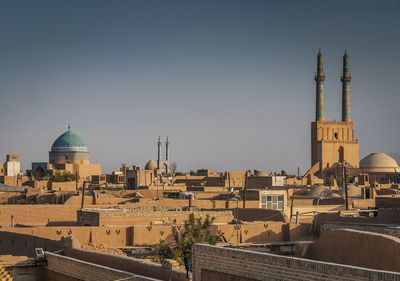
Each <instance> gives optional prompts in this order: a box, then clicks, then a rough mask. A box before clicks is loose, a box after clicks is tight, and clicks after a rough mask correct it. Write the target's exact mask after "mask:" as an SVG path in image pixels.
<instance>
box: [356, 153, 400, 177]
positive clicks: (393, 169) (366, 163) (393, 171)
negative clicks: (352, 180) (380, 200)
mask: <svg viewBox="0 0 400 281" xmlns="http://www.w3.org/2000/svg"><path fill="white" fill-rule="evenodd" d="M360 168H361V169H362V170H363V171H364V172H365V173H367V174H368V175H369V182H370V183H380V184H385V183H393V182H397V181H399V179H400V177H399V174H400V167H399V165H398V164H397V162H396V160H394V159H393V158H392V157H390V156H389V155H387V154H385V153H371V154H369V155H368V156H366V157H364V158H363V159H362V160H361V161H360Z"/></svg>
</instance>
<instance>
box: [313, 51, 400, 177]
mask: <svg viewBox="0 0 400 281" xmlns="http://www.w3.org/2000/svg"><path fill="white" fill-rule="evenodd" d="M314 80H315V82H316V112H315V121H314V122H312V123H311V167H312V168H311V169H310V170H309V172H308V177H309V178H311V177H314V176H316V177H318V178H326V175H325V174H326V171H328V170H329V169H330V168H331V167H337V166H338V164H339V165H341V164H343V165H345V166H346V167H350V168H361V171H362V172H364V173H366V174H368V175H369V181H370V182H377V183H390V182H396V181H397V179H398V175H397V173H399V172H400V168H399V166H398V164H397V162H396V161H395V160H394V159H393V158H391V157H390V156H389V155H387V154H385V153H371V154H369V155H368V156H366V157H365V158H363V159H362V160H361V161H359V143H358V140H357V139H355V138H354V123H353V122H352V120H351V116H350V81H351V75H350V71H349V57H348V55H347V52H346V51H345V53H344V55H343V72H342V75H341V82H342V120H341V121H336V120H335V121H327V120H325V110H324V81H325V73H324V70H323V57H322V53H321V51H319V53H318V59H317V72H316V75H315V77H314ZM306 175H307V174H306ZM314 181H315V180H314ZM308 183H310V181H309V182H308Z"/></svg>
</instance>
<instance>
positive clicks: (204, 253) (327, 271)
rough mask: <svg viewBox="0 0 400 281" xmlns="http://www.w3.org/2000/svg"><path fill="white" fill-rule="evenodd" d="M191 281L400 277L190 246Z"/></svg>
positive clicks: (272, 255) (244, 252) (331, 264)
mask: <svg viewBox="0 0 400 281" xmlns="http://www.w3.org/2000/svg"><path fill="white" fill-rule="evenodd" d="M193 270H194V271H193V281H206V280H213V281H233V280H245V281H254V280H304V281H308V280H339V279H340V280H345V281H352V280H391V281H394V280H400V274H398V273H394V272H388V271H378V270H372V269H366V268H360V267H353V266H347V265H340V264H333V263H327V262H319V261H313V260H306V259H301V258H293V257H285V256H278V255H274V254H267V253H258V252H253V251H247V250H241V249H233V248H222V247H216V246H211V245H205V244H195V245H194V246H193Z"/></svg>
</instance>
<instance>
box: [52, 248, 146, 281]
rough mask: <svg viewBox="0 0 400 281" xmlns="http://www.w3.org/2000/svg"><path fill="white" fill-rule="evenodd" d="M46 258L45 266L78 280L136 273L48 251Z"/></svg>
mask: <svg viewBox="0 0 400 281" xmlns="http://www.w3.org/2000/svg"><path fill="white" fill-rule="evenodd" d="M45 255H46V259H47V268H48V269H49V270H51V271H54V272H57V273H61V274H63V275H65V276H69V277H73V278H76V279H79V280H87V281H113V280H117V279H125V278H129V277H132V278H134V277H137V275H135V274H132V273H129V272H123V271H121V270H116V269H112V268H109V267H105V266H99V265H96V264H93V263H88V262H84V261H81V260H77V259H73V258H70V257H65V256H61V255H57V254H53V253H50V252H45ZM129 280H154V279H151V278H140V279H136V278H135V279H129Z"/></svg>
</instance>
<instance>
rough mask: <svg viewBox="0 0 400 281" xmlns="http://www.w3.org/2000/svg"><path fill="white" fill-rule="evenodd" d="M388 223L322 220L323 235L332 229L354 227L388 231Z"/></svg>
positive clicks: (380, 231)
mask: <svg viewBox="0 0 400 281" xmlns="http://www.w3.org/2000/svg"><path fill="white" fill-rule="evenodd" d="M387 227H388V225H387V224H372V223H354V222H321V235H322V234H324V233H325V232H327V231H329V230H332V229H354V230H362V231H370V232H376V233H382V234H384V233H386V228H387Z"/></svg>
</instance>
